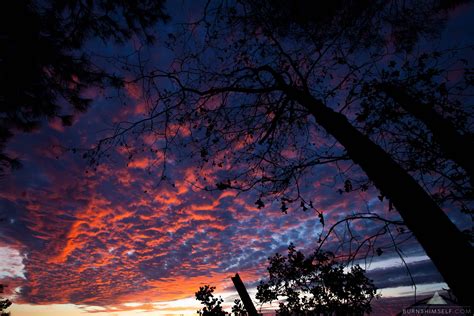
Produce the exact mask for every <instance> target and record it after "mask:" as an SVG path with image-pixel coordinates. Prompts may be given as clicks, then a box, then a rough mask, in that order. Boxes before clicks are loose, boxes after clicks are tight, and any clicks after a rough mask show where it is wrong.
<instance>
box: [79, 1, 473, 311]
mask: <svg viewBox="0 0 474 316" xmlns="http://www.w3.org/2000/svg"><path fill="white" fill-rule="evenodd" d="M319 3H320V2H311V3H310V2H305V1H300V2H298V4H297V5H295V6H296V9H295V8H293V5H290V4H289V2H284V1H275V2H273V1H264V2H263V4H262V5H261V6H260V5H259V2H254V1H236V2H235V3H233V2H232V3H228V2H226V1H209V2H207V5H206V6H205V10H206V12H205V14H203V17H202V18H201V19H199V20H197V21H196V22H195V23H191V24H186V25H185V26H184V31H183V33H182V34H177V35H170V37H169V38H170V46H171V47H172V48H174V49H175V51H176V52H179V56H177V58H176V59H175V60H174V61H173V63H172V65H170V68H168V69H153V68H151V69H149V72H147V73H146V74H145V75H143V72H141V73H136V74H135V75H136V76H135V77H136V79H135V80H134V81H133V82H135V83H136V82H142V86H143V87H148V90H146V91H144V93H145V94H146V95H147V98H146V100H147V102H149V103H148V105H149V117H147V118H145V119H142V120H140V121H137V122H134V123H133V122H123V123H120V124H118V125H117V126H116V128H115V129H114V133H113V134H112V135H110V137H108V138H105V139H103V140H102V141H101V142H100V143H99V144H98V146H97V147H96V148H95V149H94V150H93V151H91V152H90V153H87V154H86V157H87V158H91V161H92V162H93V163H97V162H98V161H100V158H101V157H104V156H105V152H106V151H107V149H110V148H113V146H114V145H117V146H128V144H129V143H133V144H136V142H137V135H142V136H147V137H152V138H153V139H154V140H155V142H154V143H153V145H151V146H149V145H144V146H143V147H138V148H137V149H136V152H137V153H138V152H140V151H141V150H142V149H143V150H146V151H148V152H150V153H151V154H152V155H153V154H154V153H156V152H157V151H162V152H163V153H164V155H161V156H159V158H158V159H160V162H162V164H161V169H160V170H158V172H160V173H161V177H160V179H162V180H163V179H164V180H167V181H172V175H171V174H169V172H168V170H167V169H166V162H167V159H168V157H169V156H170V155H172V156H173V157H172V158H173V159H174V160H175V161H179V160H180V159H188V158H191V159H192V160H194V161H196V162H198V163H200V166H202V167H203V168H204V167H207V168H214V169H216V170H219V171H220V172H218V175H219V176H220V178H219V180H218V181H217V182H216V183H209V185H207V186H206V189H217V190H224V189H238V190H244V191H245V190H250V189H255V190H257V191H258V192H259V196H260V198H259V199H258V200H257V201H256V205H257V206H258V207H259V208H261V207H263V206H264V205H265V202H266V201H268V200H271V199H272V198H276V199H278V200H279V202H280V203H281V210H282V211H283V212H286V211H287V210H288V208H289V207H291V206H292V205H293V206H294V205H296V206H297V207H301V208H302V209H303V210H308V209H317V207H318V206H317V205H313V204H312V202H311V201H310V198H308V196H311V195H313V194H317V192H316V193H315V192H312V191H310V192H308V186H307V184H306V181H307V180H308V179H311V176H314V174H316V173H317V171H318V170H319V169H318V166H321V165H324V164H335V163H336V164H337V167H338V168H339V170H341V172H340V177H341V178H342V179H343V188H341V192H352V191H355V190H367V189H369V188H370V187H371V186H374V187H375V188H376V189H377V190H378V191H379V194H380V195H379V198H380V199H381V200H384V199H387V200H389V206H390V209H392V208H395V209H396V210H397V211H398V213H399V214H400V217H401V219H402V220H403V222H404V224H405V225H406V227H407V228H408V230H410V231H411V232H412V233H413V235H414V236H415V237H416V238H417V240H418V241H419V243H420V244H421V246H422V247H423V249H424V250H425V251H426V253H427V255H428V256H429V257H430V258H431V259H432V260H433V262H434V264H435V265H436V267H437V268H438V270H439V271H440V273H441V274H442V276H443V277H444V279H445V280H446V282H447V283H448V285H449V286H450V287H451V288H452V290H453V292H454V294H455V295H456V296H458V298H459V299H460V301H461V302H462V303H464V304H466V305H467V304H470V301H469V294H468V293H469V291H470V288H471V285H470V284H469V282H468V281H467V280H469V279H472V277H471V276H472V275H473V274H472V269H471V266H472V265H473V263H474V258H473V250H472V246H471V244H470V242H469V241H468V238H467V237H466V236H465V234H463V233H462V232H461V231H460V230H459V228H458V227H457V226H455V225H454V224H453V222H452V221H451V220H450V219H449V217H448V216H447V215H446V213H445V210H446V209H453V208H457V209H458V210H464V211H466V212H469V206H470V205H472V204H471V203H472V182H473V181H472V179H473V175H472V168H471V166H472V161H467V162H466V160H462V159H459V156H460V155H459V150H458V151H453V150H452V148H451V147H450V146H449V144H450V142H452V141H453V140H460V142H461V144H467V145H465V146H463V147H462V148H461V151H462V152H465V151H466V148H469V147H472V138H471V136H470V135H472V127H473V125H472V124H473V113H472V107H470V106H469V104H470V103H472V92H470V91H472V69H470V68H469V65H468V62H467V61H466V62H465V63H463V64H462V65H461V67H459V63H458V62H461V63H462V60H463V59H462V56H463V55H466V54H467V55H469V54H472V47H467V48H466V47H465V48H464V49H456V48H454V49H451V48H449V49H448V48H447V49H443V50H442V51H439V52H438V51H435V50H434V49H433V46H432V45H430V43H429V42H428V41H427V40H428V39H433V36H434V35H436V34H437V33H439V31H440V26H442V23H440V22H442V21H444V20H445V19H446V18H447V14H448V9H449V8H451V7H452V6H454V5H460V4H462V3H464V1H455V2H450V3H449V4H448V3H447V2H445V1H436V0H426V1H423V6H420V5H419V3H415V2H406V1H397V0H393V1H362V2H357V4H356V2H353V1H338V2H336V3H335V4H334V6H333V5H321V6H322V7H321V10H322V11H318V10H316V9H315V10H302V9H300V8H298V6H300V5H301V6H302V8H305V6H318V5H319ZM345 4H347V5H348V6H346V5H345ZM287 6H290V8H287ZM347 8H350V10H349V9H347ZM268 12H275V13H274V14H273V13H272V14H267V13H268ZM313 12H314V14H315V18H314V20H313V19H312V15H311V14H310V13H313ZM318 12H322V13H318ZM303 13H304V14H303ZM318 17H319V18H318ZM320 22H321V23H320ZM276 25H282V27H281V28H279V27H275V26H276ZM189 29H192V31H193V36H189ZM415 30H416V31H417V32H414V31H415ZM410 32H412V33H410ZM397 34H399V35H397ZM351 38H352V39H353V40H350V39H351ZM451 52H458V55H457V56H456V55H453V54H451ZM426 54H428V55H427V56H425V55H426ZM428 61H429V62H428ZM140 66H143V65H137V69H141V70H142V69H143V67H140ZM455 71H458V72H459V73H460V74H462V76H460V77H461V79H452V77H450V76H448V75H449V74H450V73H452V72H455ZM425 79H426V80H425ZM443 83H444V85H443ZM458 88H460V89H458ZM394 89H395V90H396V93H395V94H394V93H393V91H394ZM400 90H401V91H400ZM394 96H396V97H394ZM398 96H402V97H403V98H402V99H399V98H398ZM435 96H440V97H441V98H439V99H438V98H437V97H436V99H433V97H435ZM430 97H431V99H430ZM412 99H414V100H415V103H414V102H413V101H411V100H412ZM406 100H410V102H408V103H409V104H407V101H406ZM430 102H431V103H430ZM434 122H436V124H432V123H434ZM440 127H442V129H440ZM453 129H454V130H455V133H451V134H450V135H451V136H450V138H449V139H446V138H443V137H439V131H440V130H445V131H448V130H453ZM139 140H140V139H139V138H138V141H139ZM420 144H422V146H420ZM470 145H471V146H470ZM184 148H187V149H188V150H189V151H188V152H184V151H183V149H184ZM450 148H451V149H450ZM458 149H459V148H458ZM461 156H462V155H461ZM130 157H131V159H133V158H132V157H133V153H132V154H131V156H130ZM461 158H462V157H461ZM439 162H442V163H441V164H440V163H439ZM362 172H363V173H364V174H365V175H366V177H364V176H361V173H362ZM354 174H355V175H356V176H354ZM202 177H203V178H204V177H205V176H204V175H202ZM442 207H443V208H445V209H443V208H442ZM319 215H320V216H321V223H322V224H323V223H324V216H323V214H321V213H319ZM428 221H429V225H427V222H428ZM462 224H465V223H462ZM399 232H402V230H400V231H399ZM440 232H442V234H441V233H440Z"/></svg>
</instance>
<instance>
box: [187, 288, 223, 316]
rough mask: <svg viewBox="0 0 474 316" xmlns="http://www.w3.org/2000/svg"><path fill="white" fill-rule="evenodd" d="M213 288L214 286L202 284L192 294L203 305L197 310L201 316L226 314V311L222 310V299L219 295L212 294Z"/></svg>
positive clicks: (221, 315)
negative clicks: (216, 296) (217, 296)
mask: <svg viewBox="0 0 474 316" xmlns="http://www.w3.org/2000/svg"><path fill="white" fill-rule="evenodd" d="M214 290H215V287H214V286H209V285H204V286H201V287H200V288H199V291H197V292H196V293H195V294H194V295H195V296H196V300H198V301H200V302H201V304H202V305H204V307H203V309H202V310H198V311H197V312H198V314H199V315H202V316H223V315H227V313H226V312H224V311H223V310H222V306H221V304H222V302H224V300H223V299H222V298H221V297H219V298H215V297H214V294H212V293H213V292H214Z"/></svg>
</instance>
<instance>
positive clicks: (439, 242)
mask: <svg viewBox="0 0 474 316" xmlns="http://www.w3.org/2000/svg"><path fill="white" fill-rule="evenodd" d="M285 92H286V93H287V94H288V96H289V97H291V98H293V99H294V100H295V101H297V102H299V103H300V104H301V105H302V106H304V107H305V108H306V109H308V110H309V112H310V113H311V114H312V115H313V116H314V118H315V119H316V122H317V123H318V124H319V125H320V126H322V127H323V128H324V129H325V130H326V131H327V132H328V133H329V134H331V135H332V136H333V137H334V138H336V139H337V140H338V141H339V142H340V143H341V145H343V146H344V147H345V149H346V150H347V153H348V154H349V156H350V157H351V159H352V160H353V161H354V162H355V163H356V164H358V165H359V166H360V167H361V168H362V169H363V170H364V172H365V173H366V174H367V176H368V177H369V178H370V179H371V180H372V181H373V183H374V184H375V186H376V187H377V188H378V189H379V190H380V191H381V192H382V193H383V194H384V195H385V196H387V197H388V198H389V199H390V201H391V202H392V203H393V205H394V206H395V207H396V209H397V210H398V212H399V213H400V215H401V217H402V218H403V220H404V222H405V224H406V226H407V227H408V228H409V229H410V230H411V231H412V233H413V234H414V235H415V237H416V238H417V240H418V242H419V243H420V244H421V246H422V247H423V249H424V250H425V252H426V254H427V255H428V256H429V257H430V258H431V260H432V261H433V263H434V264H435V266H436V267H437V269H438V271H439V272H440V273H441V275H442V276H443V278H444V280H445V281H446V283H447V284H448V285H449V287H450V288H451V290H452V291H453V293H454V295H455V296H456V297H457V298H458V300H459V301H460V303H461V304H463V305H466V306H471V304H472V301H471V299H472V288H473V284H472V280H474V277H473V272H472V270H473V267H474V255H473V249H472V246H471V244H470V243H469V242H468V241H467V239H466V238H465V236H464V235H463V234H462V233H461V232H460V231H459V229H458V228H457V227H456V226H455V225H454V224H453V223H452V222H451V220H450V219H449V218H448V216H447V215H446V214H445V213H444V211H443V210H442V209H441V208H440V207H439V206H438V205H437V204H436V203H435V202H434V201H433V200H432V199H431V197H430V196H429V195H428V194H427V193H426V192H425V191H424V190H423V188H421V187H420V185H419V184H418V183H417V182H416V181H415V180H414V179H413V177H411V176H410V175H409V174H408V173H407V172H406V171H405V170H404V169H403V168H402V167H401V166H400V165H398V164H397V163H396V162H395V161H394V160H393V159H392V158H391V157H390V155H389V154H388V153H387V152H385V151H384V150H383V149H382V148H381V147H380V146H378V145H377V144H375V143H374V142H372V141H371V140H370V139H369V138H368V137H367V136H366V135H364V134H362V133H361V132H359V130H357V129H356V128H355V127H354V126H353V125H352V124H350V123H349V121H348V120H347V118H346V117H345V116H344V115H343V114H340V113H337V112H335V111H333V110H332V109H330V108H329V107H327V106H326V105H325V104H323V102H322V101H320V100H317V99H315V98H313V97H312V96H311V95H310V94H309V93H307V92H303V91H300V90H296V89H292V88H287V89H286V91H285Z"/></svg>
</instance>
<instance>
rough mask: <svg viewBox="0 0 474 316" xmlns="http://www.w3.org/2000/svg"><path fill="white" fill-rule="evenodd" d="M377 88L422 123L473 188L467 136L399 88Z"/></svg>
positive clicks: (472, 155) (473, 168)
mask: <svg viewBox="0 0 474 316" xmlns="http://www.w3.org/2000/svg"><path fill="white" fill-rule="evenodd" d="M378 87H379V88H380V89H381V90H382V91H383V92H385V93H386V94H387V95H388V96H389V97H390V98H392V99H393V100H394V101H395V102H396V103H397V104H398V105H400V106H401V107H402V108H403V109H404V110H405V111H407V112H408V113H410V114H411V115H413V116H414V117H416V118H417V119H418V120H420V121H421V122H423V123H424V124H425V125H426V127H428V129H429V130H430V131H431V133H432V134H433V139H434V140H435V142H436V143H438V144H439V145H440V147H441V149H442V150H443V151H444V153H445V154H446V156H447V158H450V159H452V160H453V161H454V162H456V163H457V164H458V165H459V166H460V167H462V168H463V169H464V170H465V171H466V172H467V174H468V176H469V180H470V182H471V185H472V186H473V187H474V152H473V151H470V150H469V148H472V146H473V145H474V144H473V141H472V139H470V138H469V136H466V135H462V134H460V133H459V132H458V131H457V130H456V127H455V126H454V125H453V124H452V123H451V122H450V121H448V120H446V119H445V118H444V117H442V116H441V115H439V114H438V113H437V112H436V111H435V110H434V109H433V107H431V106H429V105H427V104H422V103H420V102H417V100H416V99H415V98H413V97H412V96H410V95H409V94H408V93H407V92H406V91H404V90H402V89H401V88H400V87H398V86H396V85H393V84H388V83H385V84H384V83H382V84H379V85H378Z"/></svg>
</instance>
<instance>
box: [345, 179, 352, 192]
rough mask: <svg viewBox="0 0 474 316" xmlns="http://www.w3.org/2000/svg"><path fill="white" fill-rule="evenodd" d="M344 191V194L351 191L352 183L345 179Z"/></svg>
mask: <svg viewBox="0 0 474 316" xmlns="http://www.w3.org/2000/svg"><path fill="white" fill-rule="evenodd" d="M344 191H346V193H349V192H351V191H352V182H351V180H349V179H347V180H346V181H344Z"/></svg>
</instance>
